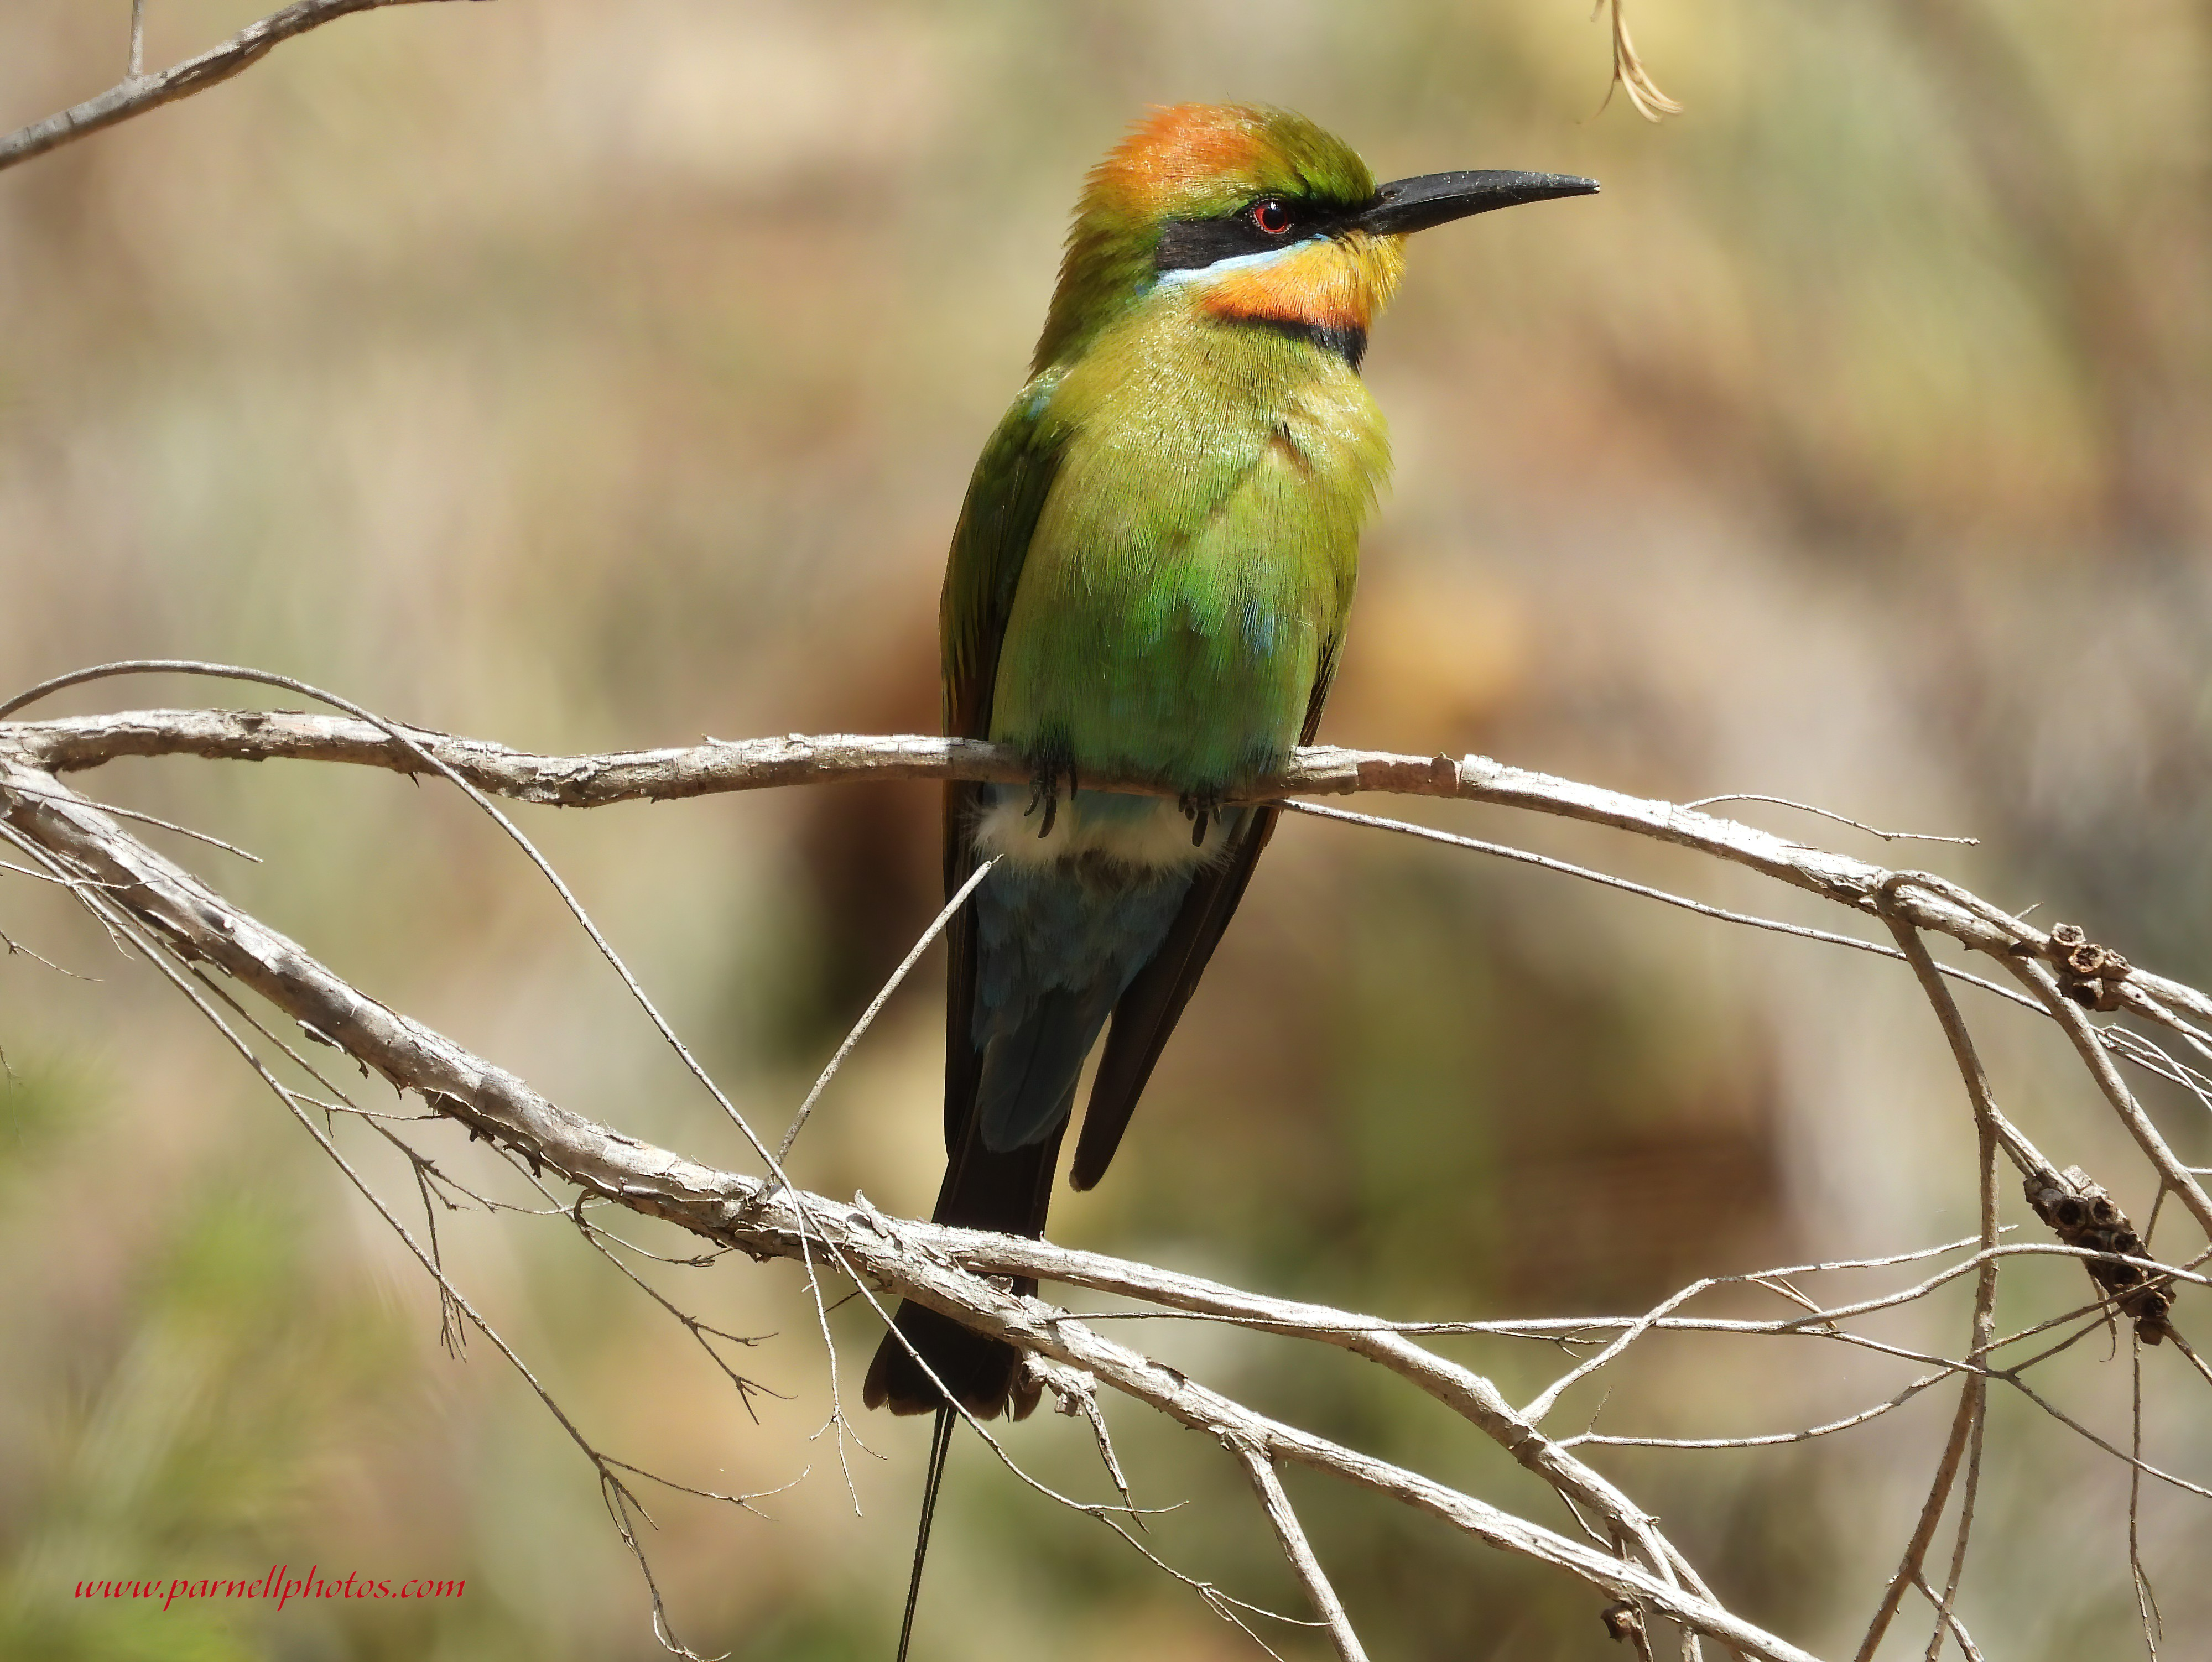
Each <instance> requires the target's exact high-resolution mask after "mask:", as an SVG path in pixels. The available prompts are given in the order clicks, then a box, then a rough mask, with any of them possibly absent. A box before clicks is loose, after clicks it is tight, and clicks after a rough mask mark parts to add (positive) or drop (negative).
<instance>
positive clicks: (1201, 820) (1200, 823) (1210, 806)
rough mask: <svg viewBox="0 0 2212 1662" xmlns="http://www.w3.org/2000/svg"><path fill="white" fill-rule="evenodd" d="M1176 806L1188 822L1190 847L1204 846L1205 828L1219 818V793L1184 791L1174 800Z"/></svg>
mask: <svg viewBox="0 0 2212 1662" xmlns="http://www.w3.org/2000/svg"><path fill="white" fill-rule="evenodd" d="M1176 807H1178V808H1180V809H1182V816H1183V817H1184V818H1185V819H1187V820H1188V821H1189V822H1190V846H1192V847H1193V848H1203V847H1205V846H1206V825H1207V823H1208V822H1211V821H1213V820H1218V819H1219V818H1220V817H1221V792H1219V791H1218V790H1206V791H1186V792H1183V793H1182V795H1181V796H1179V797H1177V798H1176Z"/></svg>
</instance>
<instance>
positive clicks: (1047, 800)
mask: <svg viewBox="0 0 2212 1662" xmlns="http://www.w3.org/2000/svg"><path fill="white" fill-rule="evenodd" d="M1063 777H1064V778H1066V780H1067V800H1068V802H1069V803H1070V804H1073V802H1074V801H1075V764H1074V763H1073V761H1067V760H1066V758H1064V757H1060V756H1054V755H1048V756H1045V757H1043V758H1042V760H1040V761H1038V763H1037V770H1036V773H1035V774H1034V775H1032V776H1031V778H1030V805H1029V806H1028V807H1027V808H1025V809H1024V810H1022V817H1023V818H1024V819H1027V818H1028V817H1029V816H1030V815H1031V814H1034V813H1036V811H1037V810H1038V809H1040V808H1042V809H1043V810H1044V820H1043V822H1042V824H1040V825H1039V826H1038V827H1037V840H1039V841H1040V842H1042V840H1044V839H1045V838H1047V837H1048V836H1050V835H1051V834H1052V827H1053V821H1054V818H1055V817H1056V816H1058V814H1059V812H1060V779H1062V778H1063Z"/></svg>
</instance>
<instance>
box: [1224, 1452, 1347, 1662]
mask: <svg viewBox="0 0 2212 1662" xmlns="http://www.w3.org/2000/svg"><path fill="white" fill-rule="evenodd" d="M1230 1452H1231V1453H1233V1454H1235V1455H1236V1456H1237V1460H1238V1461H1239V1462H1240V1463H1241V1464H1242V1465H1243V1467H1244V1475H1245V1476H1246V1477H1249V1478H1250V1479H1251V1480H1252V1487H1253V1489H1254V1490H1255V1491H1256V1492H1257V1493H1258V1495H1259V1496H1260V1506H1261V1509H1262V1510H1263V1511H1265V1512H1266V1513H1267V1521H1268V1522H1269V1523H1270V1524H1272V1525H1273V1526H1274V1530H1275V1539H1276V1540H1277V1541H1278V1542H1279V1544H1281V1546H1282V1549H1283V1556H1285V1558H1287V1559H1289V1560H1290V1561H1291V1569H1293V1570H1294V1571H1296V1572H1297V1578H1298V1580H1299V1581H1300V1582H1302V1583H1303V1584H1304V1586H1305V1590H1306V1597H1307V1598H1310V1599H1312V1600H1313V1607H1314V1611H1315V1613H1316V1615H1318V1616H1319V1617H1321V1619H1322V1625H1323V1626H1324V1627H1326V1628H1327V1629H1328V1639H1329V1643H1330V1644H1332V1645H1334V1647H1336V1653H1337V1655H1338V1657H1339V1658H1340V1659H1341V1662H1367V1653H1366V1651H1365V1650H1364V1649H1363V1648H1361V1647H1360V1643H1359V1635H1358V1634H1357V1633H1355V1632H1353V1631H1352V1618H1351V1617H1348V1616H1346V1614H1345V1613H1344V1605H1343V1604H1342V1602H1341V1601H1340V1599H1339V1598H1337V1596H1336V1589H1335V1588H1334V1587H1333V1586H1330V1585H1329V1584H1328V1572H1327V1571H1326V1570H1324V1569H1322V1567H1321V1560H1320V1559H1318V1558H1316V1556H1314V1550H1313V1545H1312V1544H1311V1543H1310V1542H1309V1541H1308V1540H1307V1539H1306V1532H1305V1526H1304V1525H1303V1524H1301V1523H1299V1522H1298V1514H1297V1511H1296V1509H1295V1508H1293V1507H1291V1497H1290V1496H1289V1495H1286V1494H1285V1493H1284V1492H1283V1480H1282V1479H1281V1478H1280V1477H1278V1476H1276V1475H1275V1463H1274V1462H1273V1460H1271V1459H1268V1458H1267V1455H1266V1454H1264V1453H1261V1451H1260V1450H1259V1449H1257V1448H1255V1447H1253V1446H1252V1445H1251V1444H1249V1443H1242V1442H1240V1443H1237V1444H1235V1445H1233V1446H1232V1447H1231V1450H1230Z"/></svg>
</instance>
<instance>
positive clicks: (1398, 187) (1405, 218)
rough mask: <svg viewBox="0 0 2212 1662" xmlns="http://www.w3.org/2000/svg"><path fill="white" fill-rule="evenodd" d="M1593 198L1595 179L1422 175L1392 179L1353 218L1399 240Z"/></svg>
mask: <svg viewBox="0 0 2212 1662" xmlns="http://www.w3.org/2000/svg"><path fill="white" fill-rule="evenodd" d="M1596 194H1597V181H1596V180H1595V179H1577V178H1575V177H1574V176H1573V175H1572V174H1571V173H1510V172H1504V171H1500V170H1498V169H1496V168H1490V169H1486V170H1483V171H1480V172H1477V173H1423V174H1421V175H1420V176H1419V178H1418V179H1392V180H1391V181H1390V182H1389V184H1388V185H1384V186H1383V188H1382V189H1381V190H1379V191H1376V193H1375V201H1374V203H1373V204H1372V205H1371V206H1370V207H1366V208H1363V209H1360V210H1359V211H1358V213H1356V214H1354V215H1352V221H1351V222H1352V224H1353V225H1355V226H1357V227H1358V228H1359V229H1361V230H1363V231H1372V232H1373V233H1375V234H1376V235H1377V236H1403V235H1405V234H1406V233H1407V232H1408V231H1425V230H1427V229H1428V228H1429V227H1431V225H1443V224H1444V223H1446V222H1447V221H1451V220H1455V219H1465V218H1466V217H1467V216H1468V215H1469V214H1486V213H1488V212H1489V211H1490V210H1491V209H1493V208H1514V207H1518V206H1519V205H1520V204H1521V203H1524V202H1548V201H1550V200H1551V198H1553V197H1588V196H1595V195H1596Z"/></svg>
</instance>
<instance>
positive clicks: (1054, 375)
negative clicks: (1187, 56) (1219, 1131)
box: [938, 369, 1065, 1162]
mask: <svg viewBox="0 0 2212 1662" xmlns="http://www.w3.org/2000/svg"><path fill="white" fill-rule="evenodd" d="M1062 373H1063V372H1062V371H1060V370H1058V369H1052V370H1048V371H1046V372H1045V373H1043V374H1042V375H1040V376H1038V377H1037V378H1036V379H1035V380H1033V381H1031V382H1030V384H1029V385H1027V386H1025V387H1024V388H1023V389H1022V393H1021V396H1020V397H1018V398H1017V399H1015V400H1014V403H1013V407H1012V409H1009V410H1007V412H1006V416H1005V417H1004V418H1003V419H1002V420H1000V422H999V426H998V430H997V431H996V432H994V433H993V434H991V438H990V441H989V442H988V443H987V444H986V445H985V446H983V454H982V456H981V458H979V459H978V460H977V462H976V464H975V476H974V477H973V478H972V479H971V480H969V484H968V500H966V502H964V503H963V505H962V506H961V509H960V523H959V525H958V526H957V528H956V529H955V530H954V531H953V533H952V555H951V560H950V561H948V562H947V564H946V566H945V595H944V599H943V601H942V603H941V604H940V607H939V619H938V622H939V633H940V636H941V639H942V644H943V649H944V664H943V674H944V689H945V733H946V734H947V736H948V737H954V738H988V737H990V736H991V692H992V688H993V687H994V685H995V684H996V683H997V681H998V677H999V646H1000V642H1001V641H1002V640H1004V639H1005V638H1006V616H1007V614H1008V613H1009V612H1011V611H1012V610H1013V605H1014V590H1015V589H1016V587H1017V586H1018V585H1019V583H1020V581H1021V575H1022V562H1023V561H1024V558H1025V557H1026V556H1027V555H1028V554H1029V548H1030V536H1031V535H1032V534H1033V533H1034V532H1035V531H1036V522H1037V515H1038V513H1040V512H1041V511H1042V509H1043V507H1044V500H1045V497H1046V495H1047V494H1048V492H1049V491H1050V490H1051V488H1052V482H1053V478H1054V475H1055V474H1057V473H1058V471H1059V469H1060V452H1061V449H1062V446H1063V445H1064V442H1065V435H1064V434H1062V433H1060V431H1059V430H1058V428H1057V424H1056V423H1054V422H1052V421H1051V419H1050V416H1049V410H1050V407H1051V404H1052V396H1053V393H1054V391H1055V390H1056V389H1057V388H1058V386H1059V385H1060V376H1061V374H1062ZM981 789H982V787H981V786H977V785H974V784H970V783H968V782H966V781H963V780H957V779H956V780H954V781H953V782H951V784H949V785H947V786H945V899H946V900H948V901H949V900H951V898H952V896H953V895H955V894H956V893H957V892H958V890H959V888H960V885H961V884H963V883H965V882H967V881H968V878H969V876H970V874H972V873H973V872H974V870H975V822H976V819H977V817H978V815H979V813H980V804H979V801H978V798H979V796H980V793H981ZM973 913H974V907H972V906H963V907H961V908H960V910H959V912H958V913H957V914H956V915H955V916H954V918H953V919H952V921H951V924H950V925H947V926H946V929H945V946H946V949H947V968H948V980H947V986H946V996H945V1153H946V1155H947V1156H948V1157H951V1158H952V1159H953V1160H954V1161H955V1162H957V1159H958V1156H959V1153H960V1149H961V1144H962V1142H963V1137H964V1135H965V1132H966V1131H967V1122H968V1119H969V1116H970V1115H971V1114H972V1113H973V1112H974V1109H975V1069H976V1065H977V1063H976V1057H975V1040H974V1038H973V1032H974V1027H973V1022H974V1014H975V922H974V919H973V915H972V914H973Z"/></svg>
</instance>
